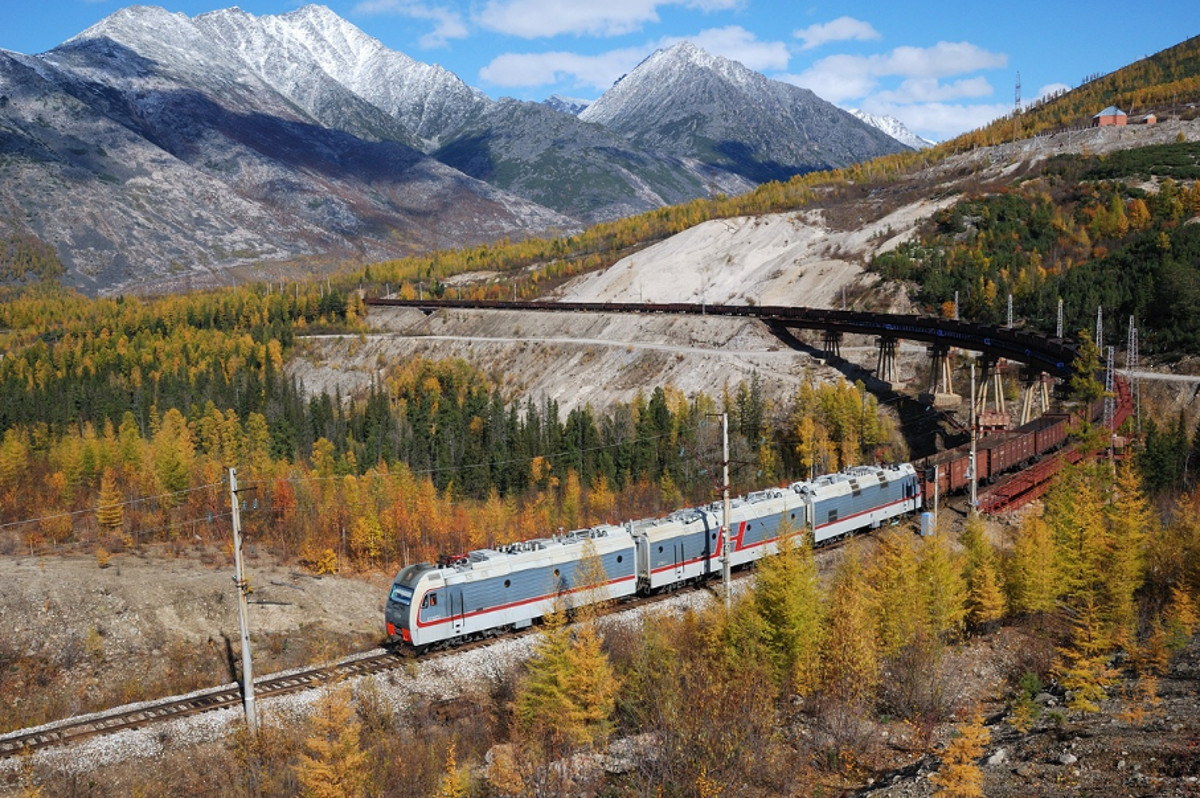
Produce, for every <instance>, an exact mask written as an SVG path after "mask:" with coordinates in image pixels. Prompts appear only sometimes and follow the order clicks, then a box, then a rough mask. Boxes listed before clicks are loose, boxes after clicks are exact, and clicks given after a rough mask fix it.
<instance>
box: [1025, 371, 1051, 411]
mask: <svg viewBox="0 0 1200 798" xmlns="http://www.w3.org/2000/svg"><path fill="white" fill-rule="evenodd" d="M1052 379H1053V378H1052V377H1051V376H1050V375H1049V374H1046V373H1044V372H1041V371H1033V370H1030V369H1024V370H1022V372H1021V384H1022V385H1023V386H1024V390H1023V394H1024V401H1023V402H1022V403H1021V423H1022V424H1028V423H1029V422H1030V421H1033V419H1034V418H1037V417H1038V416H1041V415H1042V414H1043V413H1045V412H1047V411H1048V410H1049V409H1050V381H1051V380H1052ZM1035 404H1036V405H1037V406H1038V410H1037V413H1036V414H1035V413H1034V412H1033V411H1034V405H1035Z"/></svg>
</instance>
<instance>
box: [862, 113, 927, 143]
mask: <svg viewBox="0 0 1200 798" xmlns="http://www.w3.org/2000/svg"><path fill="white" fill-rule="evenodd" d="M848 110H849V113H851V114H853V115H854V116H856V117H858V118H859V119H861V120H862V121H864V122H866V123H867V124H868V125H870V126H871V127H873V128H876V129H877V130H882V131H883V132H884V133H886V134H888V135H889V136H891V137H892V138H894V139H895V140H896V141H898V142H900V143H901V144H903V145H904V146H905V147H912V148H913V149H914V150H923V149H925V148H926V147H932V146H933V145H934V144H936V143H937V142H935V141H930V140H929V139H925V138H921V137H920V136H918V135H917V134H916V133H913V132H912V131H911V130H909V129H908V128H907V127H905V125H904V123H903V122H901V121H900V120H899V119H897V118H896V117H894V116H876V115H875V114H869V113H867V112H866V111H863V110H861V109H859V108H850V109H848Z"/></svg>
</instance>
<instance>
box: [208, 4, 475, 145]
mask: <svg viewBox="0 0 1200 798" xmlns="http://www.w3.org/2000/svg"><path fill="white" fill-rule="evenodd" d="M195 21H196V25H197V27H199V28H200V29H202V30H204V31H206V32H207V33H209V34H210V35H211V36H212V37H213V38H214V40H215V41H219V42H221V43H222V44H223V45H224V46H225V47H227V48H228V49H230V50H232V51H234V52H236V53H237V54H238V56H239V57H240V58H241V59H242V60H243V61H244V62H245V63H246V64H248V65H250V66H251V67H252V68H253V69H254V70H255V71H256V72H257V74H259V75H260V76H262V77H263V78H264V79H265V80H267V81H268V82H269V83H270V84H271V85H272V86H273V87H274V88H275V89H276V90H277V91H279V92H280V93H281V94H283V95H284V96H285V97H288V98H289V99H291V100H293V101H294V102H297V103H298V104H299V105H300V106H301V107H303V108H305V109H306V110H309V111H310V112H313V113H317V112H318V109H319V108H320V105H321V103H322V101H323V97H324V95H325V94H326V93H327V92H330V91H336V90H337V89H341V90H349V91H351V92H353V93H354V94H355V95H357V96H358V97H360V98H362V99H363V100H365V101H366V102H368V103H369V104H371V105H372V106H374V107H375V108H376V109H378V110H380V111H383V112H384V113H385V114H387V115H389V116H391V117H393V118H394V119H396V120H397V121H398V122H400V124H401V125H403V126H404V128H405V129H407V130H408V131H409V132H410V133H412V134H414V135H415V136H417V137H418V138H419V139H420V140H422V142H423V144H424V148H425V149H433V148H435V147H437V146H438V145H439V144H440V143H443V142H444V141H445V140H446V139H447V137H448V136H451V135H452V134H453V133H454V132H455V131H456V130H458V129H459V128H461V127H462V126H463V125H465V124H466V123H467V122H469V121H470V120H471V119H472V118H474V117H475V116H476V115H477V114H479V113H481V112H483V111H485V110H486V109H487V108H488V107H489V106H490V105H491V103H492V101H491V100H490V99H488V98H487V97H486V96H485V95H484V94H483V93H482V92H479V91H477V90H476V89H472V88H471V87H469V86H467V84H465V83H463V82H462V80H461V79H459V78H458V76H457V75H455V74H454V73H452V72H449V71H447V70H445V69H443V68H442V67H439V66H434V65H431V64H424V63H421V62H419V61H416V60H414V59H412V58H409V57H408V56H407V55H405V54H404V53H400V52H397V51H395V50H390V49H388V48H387V47H385V46H384V45H383V44H382V43H381V42H380V41H379V40H378V39H374V38H372V37H370V36H368V35H367V34H365V33H363V32H362V31H361V30H359V29H358V28H357V27H355V26H354V25H352V24H350V23H349V22H347V21H346V20H344V19H342V18H341V17H339V16H338V15H337V14H335V13H333V12H332V11H330V10H329V9H328V8H326V7H324V6H317V5H308V6H304V7H303V8H300V9H298V10H296V11H292V12H289V13H287V14H281V15H278V16H263V17H255V16H254V15H252V14H247V13H246V12H244V11H242V10H240V9H237V8H232V9H225V10H222V11H213V12H211V13H208V14H202V15H200V16H199V17H196V20H195ZM319 118H320V117H319ZM322 121H323V122H325V123H326V124H331V125H333V126H338V124H337V119H336V117H335V118H333V119H322Z"/></svg>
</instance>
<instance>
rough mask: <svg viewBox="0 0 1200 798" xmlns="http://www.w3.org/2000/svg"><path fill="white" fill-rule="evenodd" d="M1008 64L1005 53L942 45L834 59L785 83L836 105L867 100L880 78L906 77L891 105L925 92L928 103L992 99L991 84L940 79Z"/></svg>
mask: <svg viewBox="0 0 1200 798" xmlns="http://www.w3.org/2000/svg"><path fill="white" fill-rule="evenodd" d="M1007 63H1008V56H1006V55H1004V54H1003V53H992V52H989V51H987V50H984V49H983V48H981V47H977V46H976V45H973V44H971V43H969V42H938V43H937V44H936V45H934V46H933V47H897V48H896V49H894V50H892V51H891V52H889V53H883V54H880V55H831V56H827V57H826V58H822V59H820V60H818V61H816V62H815V63H813V65H812V66H811V67H809V68H808V69H806V70H805V71H804V72H802V73H800V74H799V75H790V76H788V77H786V78H784V79H785V80H787V81H788V82H789V83H794V84H796V85H797V86H803V87H804V88H806V89H812V90H813V91H814V92H816V93H817V95H818V96H820V97H823V98H824V99H826V100H829V101H830V102H833V103H841V102H844V101H846V100H852V99H856V98H861V97H866V96H867V95H869V94H870V93H871V92H873V91H875V90H876V89H877V88H878V87H879V79H880V78H884V77H902V78H906V80H905V81H904V83H903V84H901V89H899V90H897V91H898V92H899V94H898V95H897V96H896V97H892V98H890V99H891V101H897V100H899V96H900V95H901V94H904V93H905V92H907V93H909V94H912V95H913V99H914V100H917V99H920V98H919V96H918V95H919V94H920V93H921V92H922V91H924V92H925V93H927V94H930V95H932V96H930V97H928V98H927V99H938V100H947V99H957V98H960V97H981V96H987V94H984V93H980V92H982V90H983V87H984V86H985V85H986V81H984V80H983V79H982V78H978V79H971V80H961V81H956V82H954V83H951V84H946V85H942V84H939V83H938V81H937V79H938V78H942V77H949V76H952V75H961V74H964V73H968V72H977V71H979V70H980V69H991V68H996V67H1003V66H1005V65H1006V64H1007ZM981 81H982V82H981ZM905 87H907V88H905ZM988 88H989V90H990V86H988ZM988 93H990V91H989V92H988Z"/></svg>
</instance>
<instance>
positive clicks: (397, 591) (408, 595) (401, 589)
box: [389, 585, 413, 607]
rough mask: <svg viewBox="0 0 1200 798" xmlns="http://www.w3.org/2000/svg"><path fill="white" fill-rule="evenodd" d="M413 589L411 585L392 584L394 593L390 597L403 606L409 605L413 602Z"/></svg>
mask: <svg viewBox="0 0 1200 798" xmlns="http://www.w3.org/2000/svg"><path fill="white" fill-rule="evenodd" d="M412 597H413V590H412V588H411V587H405V586H404V585H392V595H391V596H390V597H389V599H390V600H391V601H393V602H395V603H396V604H399V605H401V606H402V607H407V606H408V605H409V604H411V603H412Z"/></svg>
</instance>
